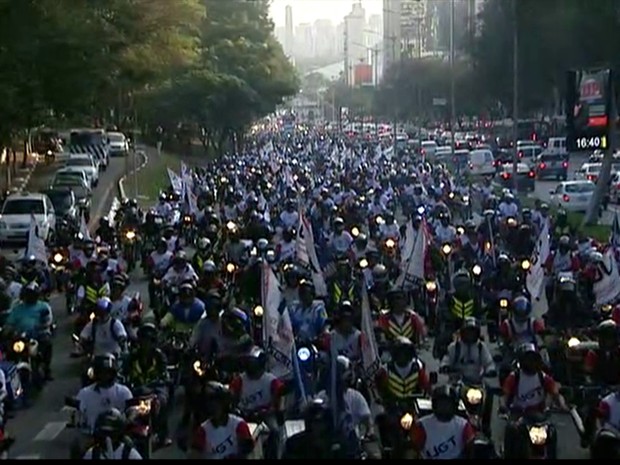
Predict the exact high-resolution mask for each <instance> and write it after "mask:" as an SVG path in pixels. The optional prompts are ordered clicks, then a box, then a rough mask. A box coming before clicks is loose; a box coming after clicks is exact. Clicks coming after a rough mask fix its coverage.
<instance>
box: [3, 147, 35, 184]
mask: <svg viewBox="0 0 620 465" xmlns="http://www.w3.org/2000/svg"><path fill="white" fill-rule="evenodd" d="M31 155H32V156H33V158H34V160H33V162H32V165H31V166H30V167H28V168H26V169H27V172H26V176H24V177H23V178H22V180H21V182H20V183H19V185H17V186H11V188H10V189H9V190H10V191H11V192H16V193H21V192H22V191H23V190H24V189H26V187H27V186H28V183H29V182H30V178H31V177H32V173H34V170H35V168H36V167H37V164H38V163H39V155H38V154H36V153H33V154H31ZM17 179H18V178H17Z"/></svg>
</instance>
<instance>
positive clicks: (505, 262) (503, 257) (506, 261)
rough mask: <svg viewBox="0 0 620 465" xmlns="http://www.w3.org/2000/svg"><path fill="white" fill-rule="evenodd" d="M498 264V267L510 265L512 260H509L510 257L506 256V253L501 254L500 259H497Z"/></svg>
mask: <svg viewBox="0 0 620 465" xmlns="http://www.w3.org/2000/svg"><path fill="white" fill-rule="evenodd" d="M497 264H498V266H501V265H504V266H506V265H510V258H508V255H506V254H505V253H501V254H499V257H497Z"/></svg>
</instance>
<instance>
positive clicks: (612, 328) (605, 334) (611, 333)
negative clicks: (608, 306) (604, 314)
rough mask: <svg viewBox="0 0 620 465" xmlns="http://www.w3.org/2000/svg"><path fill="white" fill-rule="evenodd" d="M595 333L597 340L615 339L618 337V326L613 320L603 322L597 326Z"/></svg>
mask: <svg viewBox="0 0 620 465" xmlns="http://www.w3.org/2000/svg"><path fill="white" fill-rule="evenodd" d="M596 332H597V335H598V337H599V339H601V338H602V339H606V338H609V339H612V338H613V339H616V338H617V337H618V325H617V324H616V322H615V321H614V320H611V319H608V320H604V321H601V322H600V323H599V324H598V326H597V327H596Z"/></svg>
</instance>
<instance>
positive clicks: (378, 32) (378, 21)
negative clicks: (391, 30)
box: [364, 15, 383, 47]
mask: <svg viewBox="0 0 620 465" xmlns="http://www.w3.org/2000/svg"><path fill="white" fill-rule="evenodd" d="M364 32H365V33H366V45H368V46H369V47H374V46H375V45H377V44H379V43H380V42H381V38H382V36H383V18H382V17H381V15H371V16H370V17H369V18H368V25H367V26H366V31H364Z"/></svg>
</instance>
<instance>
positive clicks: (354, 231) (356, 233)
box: [351, 226, 360, 237]
mask: <svg viewBox="0 0 620 465" xmlns="http://www.w3.org/2000/svg"><path fill="white" fill-rule="evenodd" d="M351 235H352V236H353V237H357V236H359V235H360V230H359V228H358V227H356V226H354V227H353V228H351Z"/></svg>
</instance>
